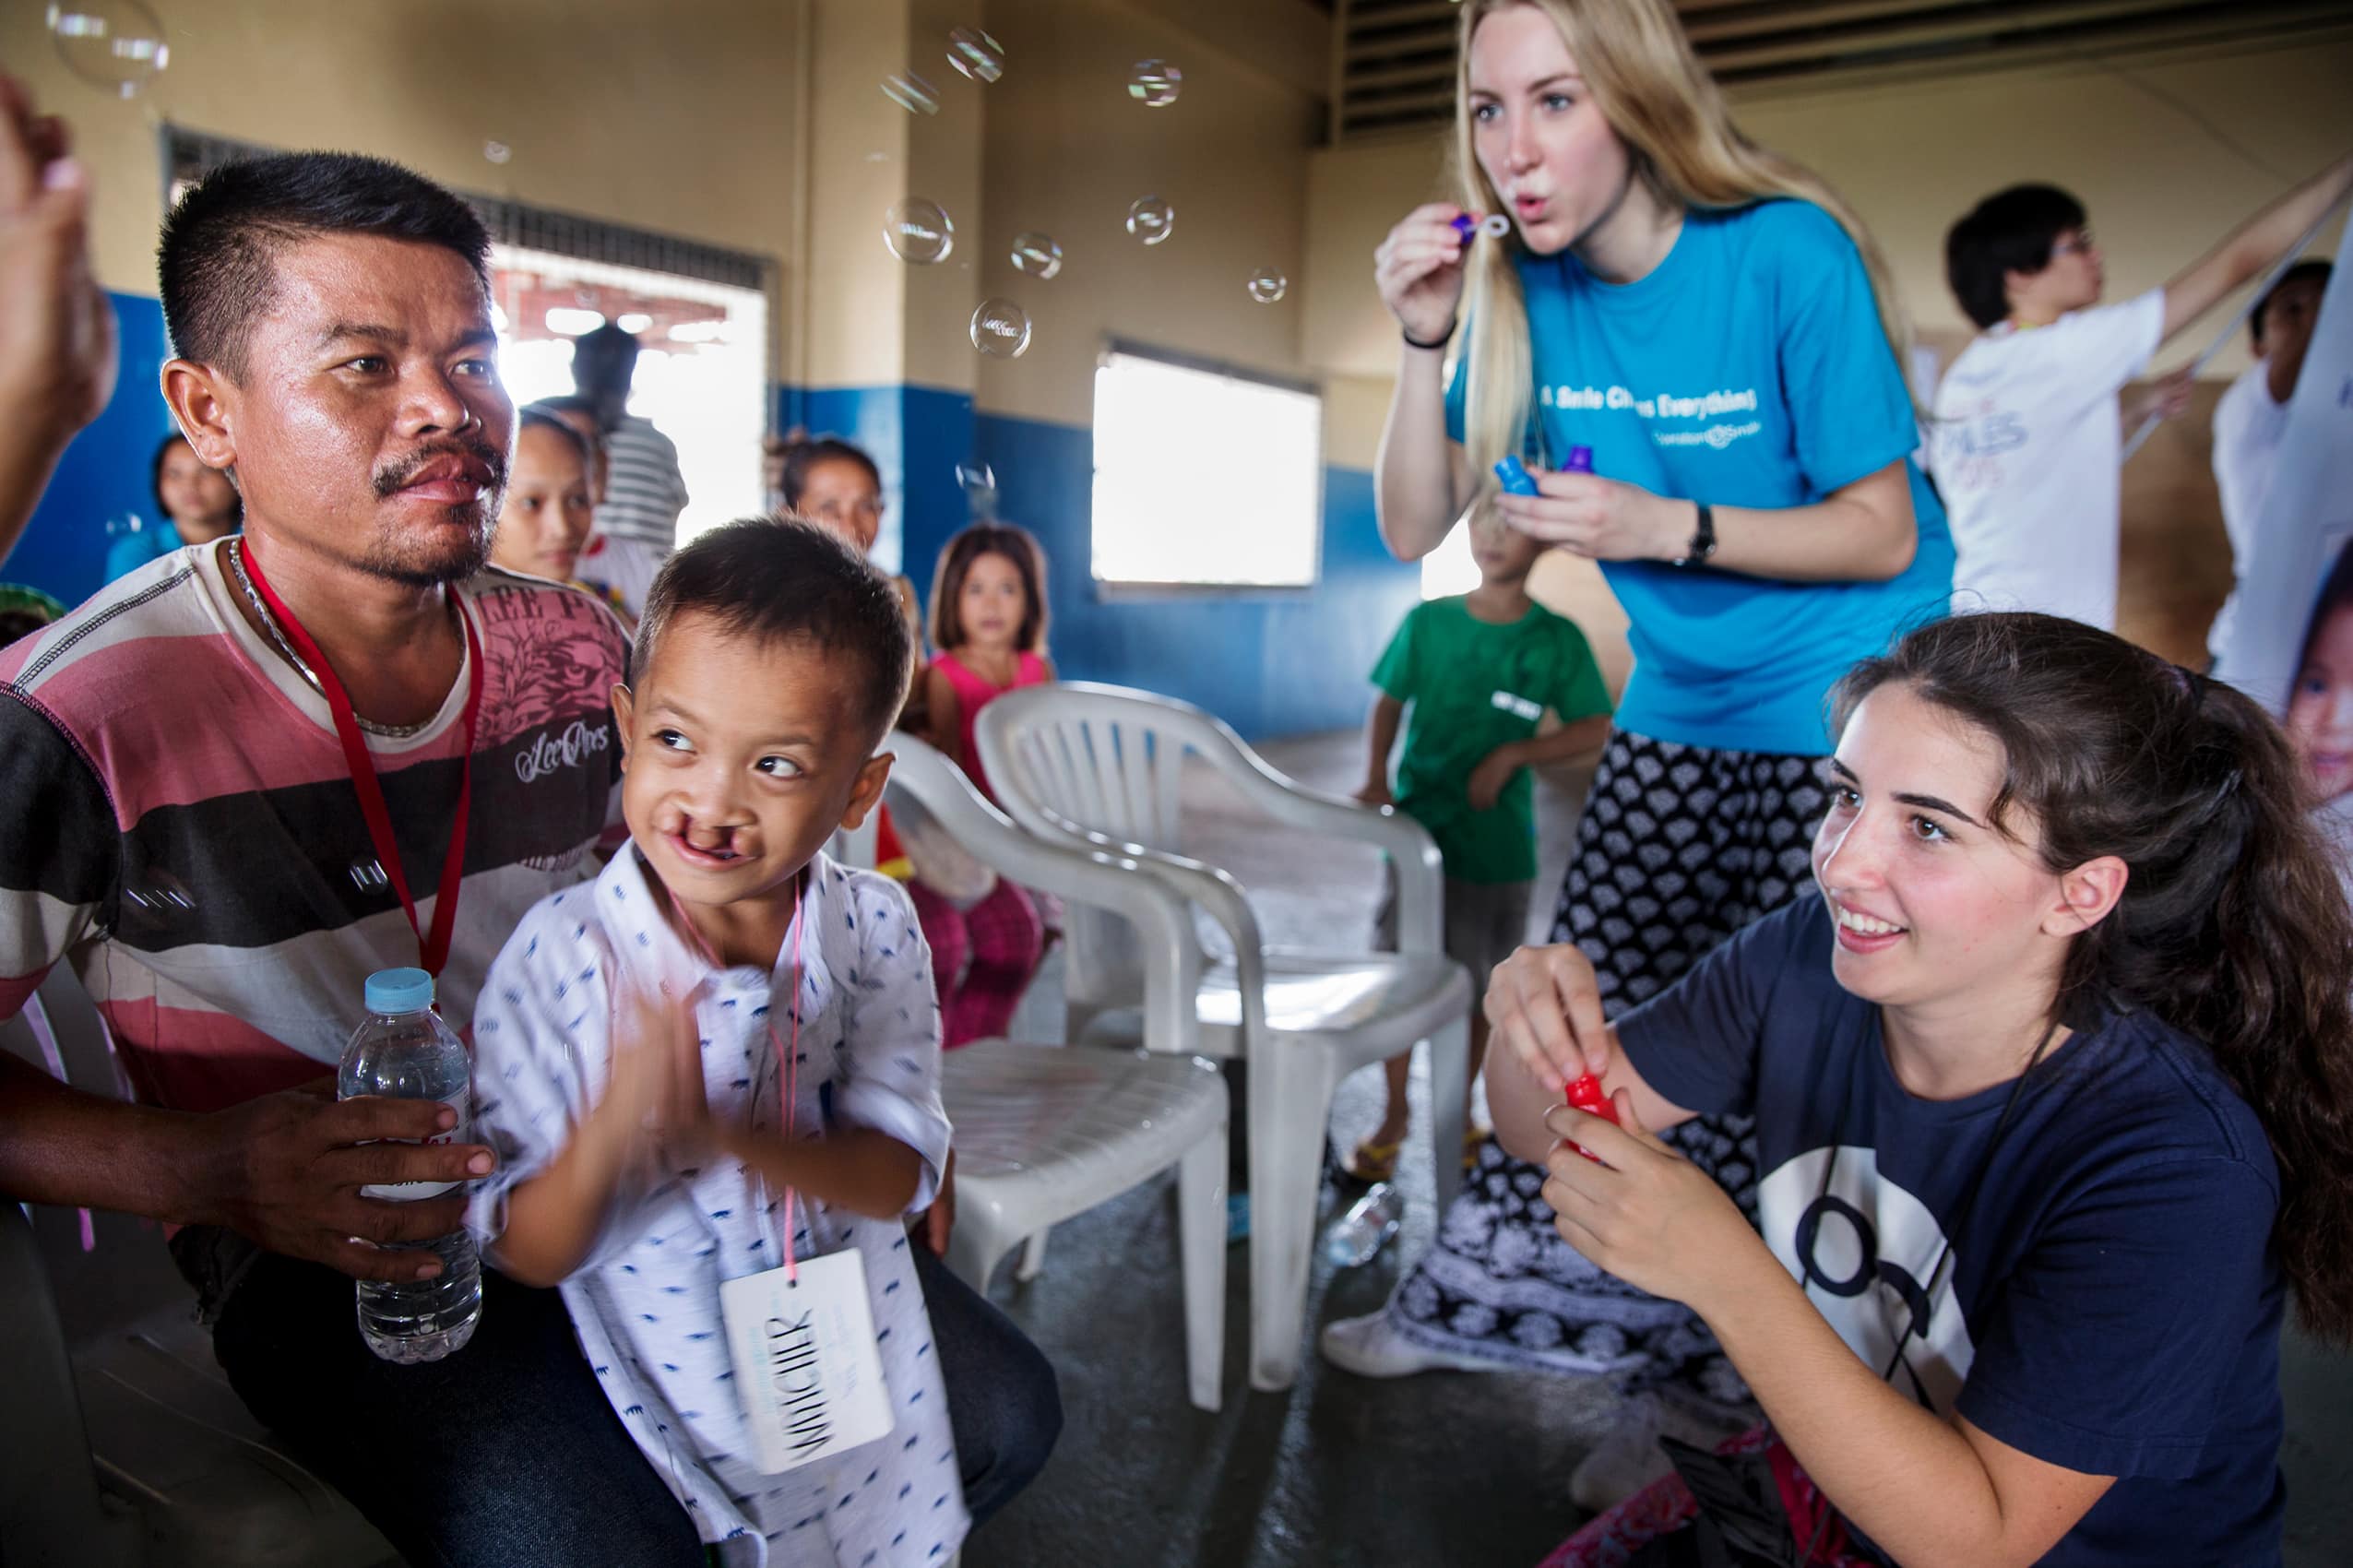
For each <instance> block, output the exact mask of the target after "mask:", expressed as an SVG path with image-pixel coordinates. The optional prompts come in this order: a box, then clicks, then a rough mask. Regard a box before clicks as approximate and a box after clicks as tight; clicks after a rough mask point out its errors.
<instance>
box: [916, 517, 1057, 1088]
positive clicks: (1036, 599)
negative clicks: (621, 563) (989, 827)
mask: <svg viewBox="0 0 2353 1568" xmlns="http://www.w3.org/2000/svg"><path fill="white" fill-rule="evenodd" d="M1045 577H1046V567H1045V560H1044V557H1043V556H1042V555H1041V554H1040V552H1039V549H1038V541H1037V540H1034V539H1032V538H1030V537H1029V534H1028V531H1027V530H1025V529H1017V528H1011V527H1008V526H1006V525H1004V524H1002V523H975V524H973V525H972V526H971V527H970V528H968V529H965V530H964V531H963V532H962V533H959V534H957V536H956V537H955V538H954V539H952V540H948V544H947V548H946V549H945V550H944V551H942V552H940V564H939V571H938V574H937V575H936V576H934V577H933V582H932V642H933V646H934V647H937V648H938V649H939V651H938V653H937V654H935V655H934V656H933V659H932V667H931V669H930V670H929V671H927V672H926V673H925V675H924V680H923V688H924V690H923V710H924V711H923V719H924V722H923V726H922V732H923V735H924V738H925V739H927V740H929V741H930V742H932V744H933V745H934V746H936V747H938V748H939V749H940V751H942V752H943V753H945V754H947V755H949V756H951V757H954V758H955V759H956V761H957V764H958V765H959V766H961V767H962V768H963V769H964V771H965V774H966V775H967V777H969V778H970V779H971V780H972V782H973V784H974V785H975V786H977V787H978V788H979V789H980V792H981V793H982V794H984V795H988V796H989V798H990V799H991V800H994V799H995V798H996V796H995V794H994V792H993V791H992V790H991V789H990V788H989V778H988V774H987V772H986V770H985V769H983V768H982V767H981V766H980V748H979V747H978V746H977V745H976V744H974V742H973V724H974V721H975V720H977V719H979V718H980V709H982V708H983V707H987V706H988V705H989V704H990V703H991V702H992V701H993V700H994V699H995V698H997V697H999V696H1001V695H1004V693H1006V692H1009V691H1012V690H1014V689H1015V688H1016V687H1019V686H1035V685H1040V684H1041V683H1045V682H1048V681H1051V680H1052V679H1053V678H1054V667H1053V665H1052V663H1051V662H1050V661H1049V660H1048V659H1046V656H1045V653H1044V648H1045V645H1046V595H1045ZM909 847H910V848H912V849H915V851H916V859H917V861H918V863H919V864H921V862H922V861H923V858H924V857H923V854H922V850H921V845H920V844H911V845H910V846H909ZM989 883H990V885H989V886H988V887H987V890H986V891H985V893H983V892H982V891H981V890H980V884H979V882H978V881H977V880H976V881H974V882H972V883H970V884H968V885H966V886H965V887H963V888H959V889H956V890H953V891H943V890H942V889H940V888H938V887H935V886H929V885H925V882H924V881H923V880H922V879H921V876H920V875H919V878H918V880H917V881H916V883H915V885H914V886H913V887H912V888H911V889H910V891H911V892H912V893H913V894H914V896H915V912H916V914H917V915H918V916H919V917H921V921H922V922H923V936H924V939H925V940H926V941H928V942H929V943H930V944H932V964H933V973H934V975H935V977H936V979H937V980H938V983H939V988H940V1013H941V1043H942V1044H944V1045H946V1046H950V1047H954V1046H958V1045H963V1044H966V1043H967V1042H969V1041H971V1040H975V1039H988V1038H990V1037H992V1036H994V1035H1001V1034H1003V1033H1004V1029H1005V1026H1006V1025H1007V1024H1009V1023H1010V1022H1011V1021H1012V1019H1013V1013H1014V1009H1015V1008H1016V1007H1017V1006H1019V1005H1020V1003H1021V993H1022V992H1024V991H1026V990H1028V986H1029V979H1030V977H1031V976H1032V975H1033V974H1035V973H1036V972H1037V969H1038V961H1039V959H1040V957H1042V956H1044V953H1045V933H1046V921H1045V918H1044V916H1043V915H1042V914H1041V913H1040V909H1039V898H1038V897H1037V896H1034V895H1032V894H1031V893H1029V892H1028V889H1026V888H1023V887H1020V886H1018V885H1016V884H1014V883H1011V882H1008V881H1006V880H1005V879H1004V878H1003V877H993V876H992V877H991V878H990V879H989Z"/></svg>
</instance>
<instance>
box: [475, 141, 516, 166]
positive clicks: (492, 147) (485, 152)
mask: <svg viewBox="0 0 2353 1568" xmlns="http://www.w3.org/2000/svg"><path fill="white" fill-rule="evenodd" d="M482 156H483V157H484V158H487V159H489V160H491V161H492V162H493V163H504V162H505V161H506V160H508V159H510V158H512V157H514V156H515V149H514V148H511V147H509V146H507V145H506V144H505V142H503V141H486V142H484V143H482Z"/></svg>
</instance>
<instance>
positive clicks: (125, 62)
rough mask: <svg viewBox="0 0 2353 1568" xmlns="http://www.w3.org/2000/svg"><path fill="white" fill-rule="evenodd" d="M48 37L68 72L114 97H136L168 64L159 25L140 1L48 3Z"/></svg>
mask: <svg viewBox="0 0 2353 1568" xmlns="http://www.w3.org/2000/svg"><path fill="white" fill-rule="evenodd" d="M49 36H50V37H51V38H53V39H54V40H55V41H56V43H57V54H58V57H59V58H60V59H62V60H64V61H65V68H66V69H67V70H69V71H71V72H73V73H74V75H76V76H77V77H81V78H82V80H84V81H86V82H88V83H89V84H90V85H91V86H92V87H95V88H101V89H104V90H105V91H106V92H108V93H111V94H113V96H115V97H118V98H136V97H137V96H138V94H139V91H140V89H143V88H145V87H146V86H147V84H148V83H149V82H151V81H153V80H154V79H155V76H156V73H157V72H159V71H160V70H162V69H163V67H164V66H166V65H170V64H171V63H172V50H171V46H170V45H168V44H166V43H165V42H163V24H162V23H161V22H159V21H157V20H156V19H155V13H154V12H153V11H150V10H149V9H148V8H147V7H146V6H143V5H140V4H139V0H74V3H72V4H70V5H60V6H50V7H49Z"/></svg>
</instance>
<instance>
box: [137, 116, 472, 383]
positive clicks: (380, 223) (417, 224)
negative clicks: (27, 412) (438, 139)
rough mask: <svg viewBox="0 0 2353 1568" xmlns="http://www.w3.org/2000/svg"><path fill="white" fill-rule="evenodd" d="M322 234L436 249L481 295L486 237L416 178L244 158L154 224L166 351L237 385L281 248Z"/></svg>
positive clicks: (343, 157) (277, 157)
mask: <svg viewBox="0 0 2353 1568" xmlns="http://www.w3.org/2000/svg"><path fill="white" fill-rule="evenodd" d="M327 234H378V235H382V236H383V237H384V238H386V239H388V240H409V241H413V242H415V243H416V244H427V245H438V246H440V247H441V248H442V249H444V250H446V251H448V252H450V253H451V254H452V255H458V256H461V257H463V258H464V259H465V262H466V265H467V266H468V267H471V268H473V272H474V277H475V279H477V280H478V281H479V282H480V283H481V286H482V292H483V295H484V297H485V298H487V297H488V295H489V293H490V232H489V231H488V230H487V229H485V228H483V227H482V220H481V218H480V217H478V216H477V215H476V214H475V212H474V209H473V208H470V207H469V206H467V205H466V203H465V202H464V201H463V200H462V199H460V198H459V197H458V196H455V195H453V194H452V193H450V192H449V191H446V190H444V189H443V188H442V187H441V186H439V185H437V184H434V183H433V182H432V181H431V180H428V179H426V178H425V177H424V176H423V175H422V174H419V173H417V172H414V171H412V170H409V169H404V168H402V167H401V166H400V165H399V164H398V163H391V162H387V161H386V160H384V159H381V158H369V157H365V156H362V154H359V153H356V152H287V153H278V154H273V155H271V156H269V157H266V158H249V159H243V160H238V161H236V162H233V163H224V164H222V165H221V166H220V168H218V169H215V170H214V171H213V172H211V173H209V174H207V175H206V176H205V177H204V178H203V179H202V180H200V181H198V182H197V183H196V184H195V185H193V186H191V187H190V188H189V190H188V192H187V194H186V195H184V196H182V197H181V198H180V200H179V202H178V203H177V205H175V206H174V207H173V208H172V212H171V215H170V216H169V217H167V218H165V219H164V220H163V239H162V243H161V244H160V246H158V248H157V252H156V271H157V273H158V276H159V279H160V283H161V285H162V295H163V324H164V327H165V329H166V330H167V331H168V332H169V333H170V334H171V337H172V347H173V350H175V351H176V352H177V353H178V354H179V355H180V356H181V357H182V358H184V359H187V360H193V361H195V362H196V363H198V364H212V365H218V366H220V368H221V369H222V370H224V371H226V372H228V373H229V375H230V377H231V378H232V380H242V379H243V378H244V374H245V344H246V339H247V338H248V336H249V335H250V333H251V331H252V329H253V324H254V323H255V322H256V321H257V320H258V319H260V317H261V316H262V315H264V314H265V313H266V312H267V310H268V309H269V306H270V302H271V301H272V299H273V298H274V297H275V296H276V294H277V284H278V279H277V259H278V256H279V253H281V252H282V251H284V250H286V249H288V248H290V247H291V246H292V245H294V244H299V243H301V242H302V241H304V240H309V239H315V238H317V237H320V236H322V235H327Z"/></svg>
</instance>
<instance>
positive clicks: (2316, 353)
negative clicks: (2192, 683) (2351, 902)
mask: <svg viewBox="0 0 2353 1568" xmlns="http://www.w3.org/2000/svg"><path fill="white" fill-rule="evenodd" d="M2347 232H2348V233H2353V224H2348V225H2347ZM2337 255H2338V257H2339V260H2340V263H2344V262H2353V251H2348V250H2347V248H2346V246H2345V243H2344V240H2343V239H2342V238H2340V239H2339V241H2338V243H2337ZM2347 540H2353V265H2339V266H2338V267H2337V268H2336V271H2335V274H2334V275H2333V276H2332V277H2331V278H2330V279H2329V284H2328V291H2327V293H2326V294H2325V295H2324V296H2323V299H2322V302H2321V315H2320V320H2319V321H2318V322H2316V323H2314V324H2313V327H2312V343H2311V349H2310V350H2309V351H2307V353H2306V354H2305V357H2304V369H2303V373H2302V374H2300V376H2298V377H2297V381H2296V391H2295V394H2294V396H2293V397H2291V398H2289V399H2288V431H2287V434H2286V435H2285V436H2284V437H2283V438H2282V440H2281V442H2280V445H2279V452H2278V457H2277V466H2276V468H2275V469H2273V471H2272V479H2271V488H2270V490H2269V491H2268V492H2267V493H2265V495H2264V502H2263V505H2262V507H2261V508H2260V509H2259V510H2258V511H2257V513H2256V515H2255V527H2254V533H2253V540H2252V547H2251V548H2250V550H2249V551H2248V556H2247V560H2246V562H2245V564H2244V566H2243V570H2242V576H2241V577H2240V595H2239V613H2238V616H2237V618H2236V620H2235V622H2234V624H2232V626H2231V628H2230V639H2229V643H2228V646H2227V647H2219V648H2216V650H2215V652H2216V667H2215V672H2216V674H2217V675H2219V676H2221V677H2222V678H2223V679H2225V680H2228V682H2230V683H2231V684H2233V685H2235V686H2237V687H2238V688H2239V689H2240V691H2242V692H2245V693H2246V694H2247V695H2249V696H2252V697H2253V698H2254V699H2255V700H2256V701H2257V702H2260V703H2262V704H2263V705H2264V707H2266V708H2268V709H2269V710H2270V711H2271V712H2272V713H2274V714H2276V715H2277V716H2278V717H2279V718H2280V719H2281V720H2282V722H2283V723H2284V724H2285V725H2286V726H2287V729H2288V735H2289V737H2290V738H2291V739H2292V740H2294V741H2295V742H2296V749H2297V752H2298V754H2300V755H2301V756H2302V757H2303V759H2304V763H2305V766H2306V767H2307V768H2308V769H2310V772H2311V784H2312V785H2313V790H2314V798H2315V800H2317V801H2321V802H2333V804H2332V806H2331V808H2330V810H2329V814H2330V815H2331V816H2339V815H2347V814H2353V554H2348V553H2347V549H2346V543H2347Z"/></svg>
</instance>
